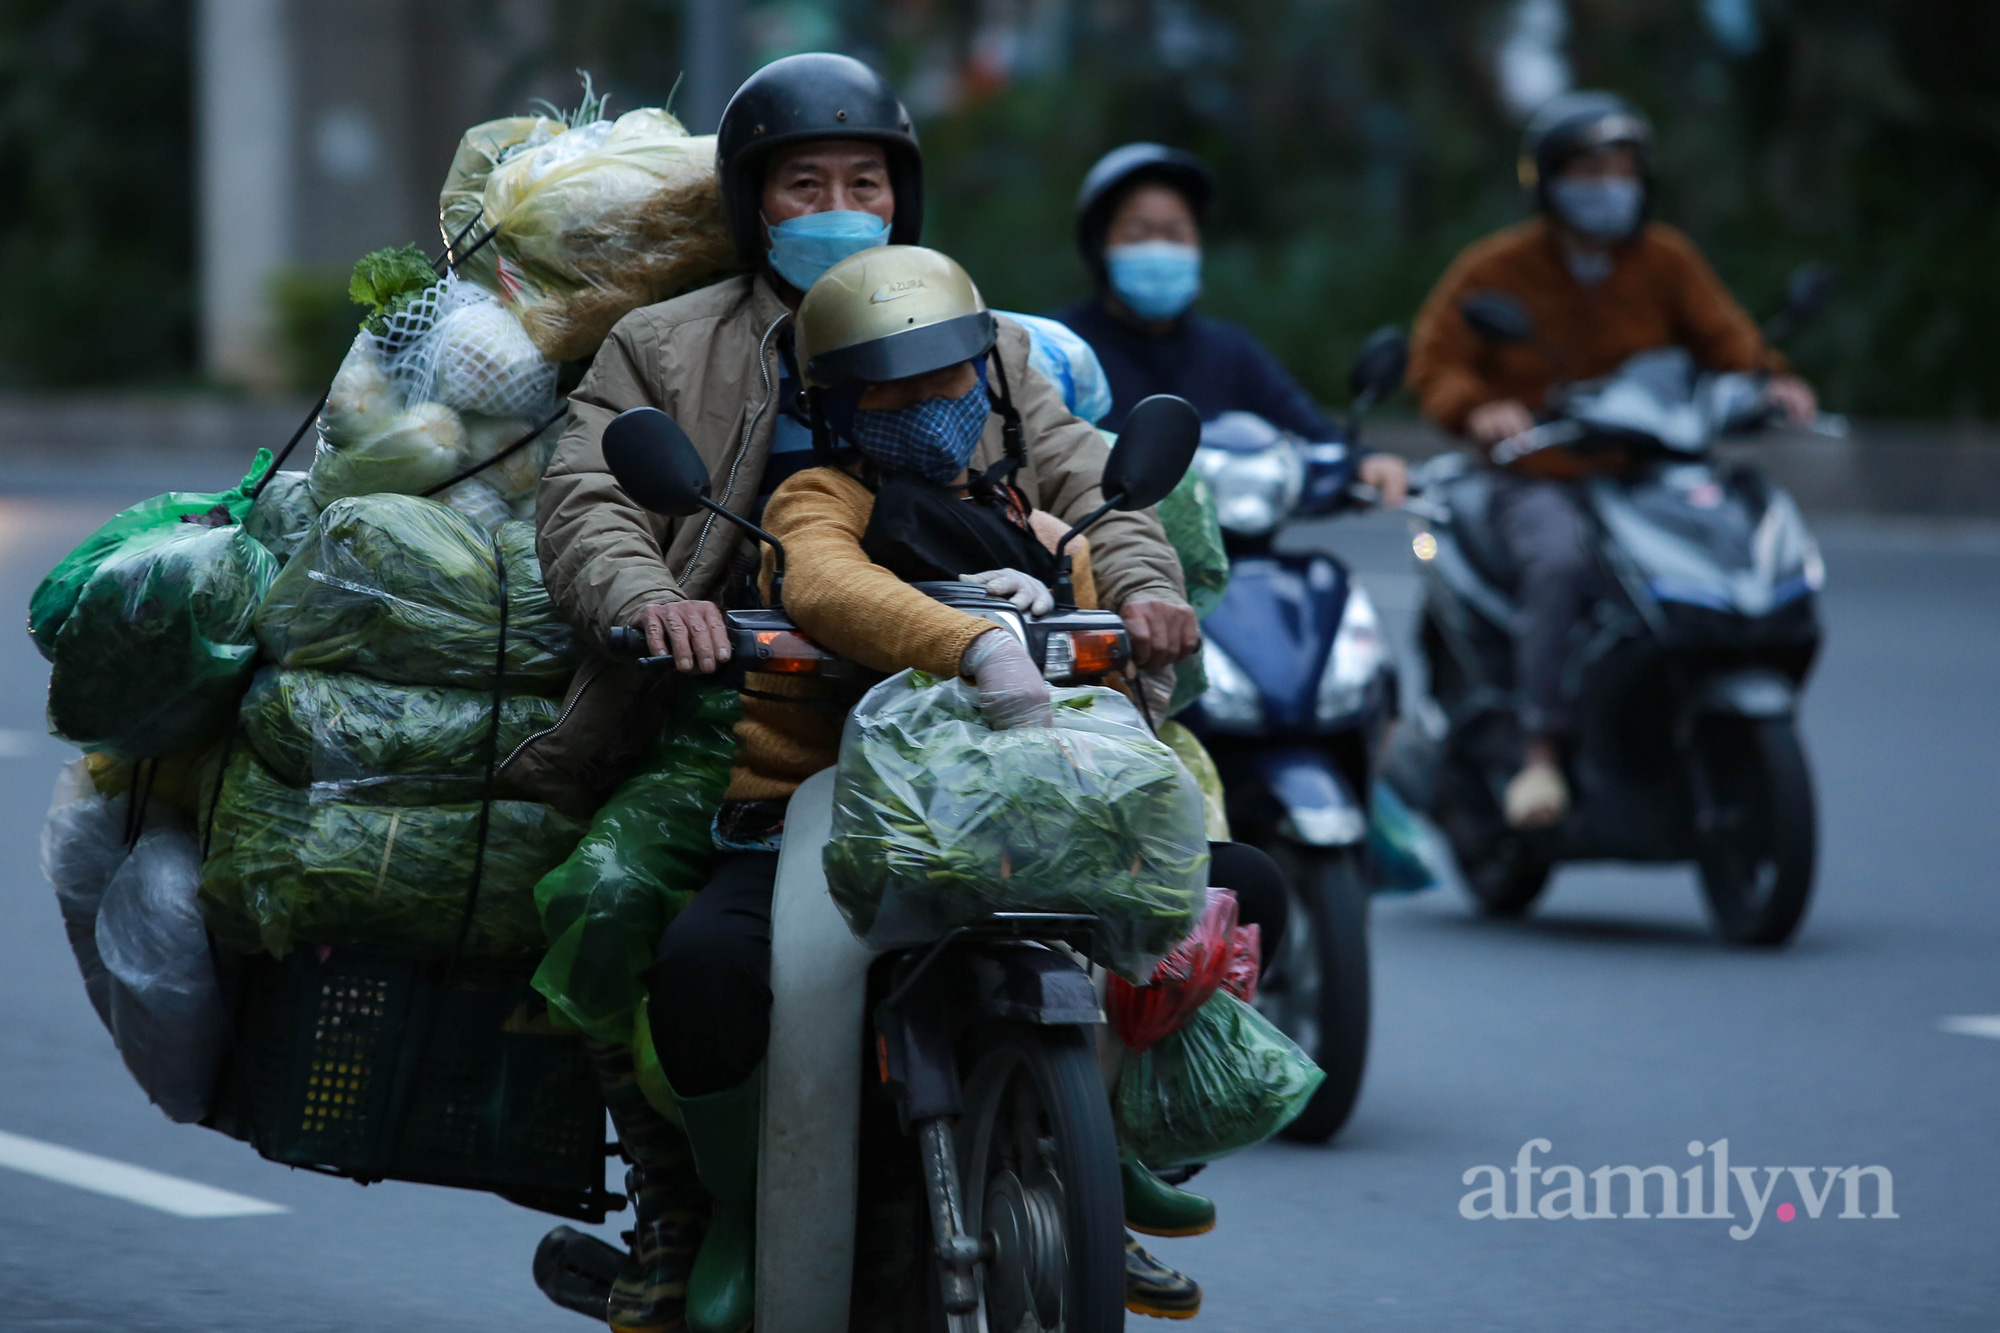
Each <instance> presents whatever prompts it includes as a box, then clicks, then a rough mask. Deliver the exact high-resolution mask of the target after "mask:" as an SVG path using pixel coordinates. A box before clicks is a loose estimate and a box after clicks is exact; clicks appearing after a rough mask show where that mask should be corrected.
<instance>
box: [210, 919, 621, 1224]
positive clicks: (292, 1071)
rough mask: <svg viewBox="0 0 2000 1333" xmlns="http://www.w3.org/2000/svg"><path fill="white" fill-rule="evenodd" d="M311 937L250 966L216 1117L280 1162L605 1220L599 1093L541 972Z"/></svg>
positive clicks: (608, 1200)
mask: <svg viewBox="0 0 2000 1333" xmlns="http://www.w3.org/2000/svg"><path fill="white" fill-rule="evenodd" d="M445 974H446V967H445V965H444V964H443V963H442V962H439V961H436V960H429V959H417V958H410V957H408V956H403V955H398V954H395V953H392V952H387V951H382V950H373V949H325V948H316V947H314V946H311V945H305V946H301V947H300V948H299V949H298V950H296V951H295V952H294V953H293V954H292V956H291V957H290V958H287V959H285V960H283V961H278V960H274V959H271V958H266V957H253V958H248V959H245V960H243V965H242V975H241V982H242V984H241V994H240V998H239V1001H238V1005H237V1022H236V1044H235V1048H234V1051H233V1052H232V1054H231V1057H230V1062H229V1068H228V1070H227V1071H226V1073H225V1074H224V1077H223V1080H222V1084H221V1087H220V1088H219V1089H218V1094H217V1098H216V1109H215V1111H214V1112H213V1114H212V1115H211V1116H210V1119H209V1123H210V1124H211V1125H212V1126H213V1127H214V1128H216V1129H218V1130H221V1131H222V1132H223V1133H226V1134H231V1135H234V1136H235V1137H237V1138H240V1139H243V1140H245V1141H246V1142H248V1143H250V1144H251V1145H252V1146H253V1147H255V1148H256V1149H257V1151H258V1152H259V1153H261V1154H263V1155H264V1156H265V1157H268V1158H270V1159H271V1160H272V1161H274V1162H283V1163H285V1164H286V1165H287V1166H298V1167H306V1168H308V1169H311V1170H315V1171H326V1172H330V1173H332V1174H335V1175H341V1176H346V1177H348V1178H350V1179H353V1180H358V1181H361V1182H363V1183H368V1182H371V1181H376V1180H409V1181H417V1182H420V1183H423V1184H431V1185H451V1186H456V1187H458V1188H462V1189H477V1190H488V1191H491V1192H493V1193H495V1194H500V1195H503V1196H505V1197H506V1198H508V1199H511V1200H513V1201H514V1202H516V1203H520V1204H523V1205H525V1206H527V1207H530V1208H538V1209H541V1210H543V1211H545V1212H551V1213H557V1214H559V1215H561V1216H564V1217H571V1218H576V1219H579V1220H582V1221H588V1222H600V1221H602V1220H603V1219H604V1214H605V1212H606V1210H607V1209H609V1208H615V1207H616V1206H618V1203H619V1196H618V1195H615V1194H611V1193H609V1192H607V1191H606V1190H605V1188H604V1166H605V1161H604V1159H605V1124H604V1102H603V1100H602V1098H601V1096H600V1095H599V1092H598V1088H597V1079H596V1077H595V1075H594V1073H593V1072H592V1070H591V1067H590V1063H589V1060H588V1058H587V1057H586V1055H585V1053H584V1049H583V1043H582V1040H581V1039H580V1038H578V1037H576V1036H575V1035H573V1034H569V1033H563V1032H559V1031H557V1030H556V1029H555V1028H553V1027H552V1026H551V1025H550V1023H549V1018H548V1008H547V1006H546V1004H544V1003H543V1001H542V999H541V997H540V996H539V995H538V994H536V993H535V991H534V990H533V988H532V987H530V986H529V984H528V978H529V976H530V975H531V974H532V967H531V966H523V965H514V964H497V963H492V962H483V961H477V960H463V961H461V962H460V963H459V964H458V966H457V967H456V968H455V969H454V970H453V971H452V975H451V980H450V984H449V986H447V985H446V984H445Z"/></svg>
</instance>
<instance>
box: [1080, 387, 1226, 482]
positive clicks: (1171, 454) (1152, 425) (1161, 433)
mask: <svg viewBox="0 0 2000 1333" xmlns="http://www.w3.org/2000/svg"><path fill="white" fill-rule="evenodd" d="M1200 443H1201V414H1200V413H1198V412H1196V411H1195V410H1194V404H1192V403H1190V402H1188V400H1187V399H1185V398H1176V397H1174V396H1173V395H1172V394H1170V393H1156V394H1154V395H1153V396H1152V397H1150V398H1142V399H1140V400H1139V402H1138V403H1137V404H1136V405H1135V406H1134V407H1133V408H1132V410H1131V412H1129V413H1127V414H1126V417H1125V425H1124V428H1123V429H1121V430H1120V431H1119V432H1118V443H1117V444H1115V445H1113V446H1112V447H1111V458H1110V460H1109V461H1108V462H1106V463H1105V465H1104V481H1103V483H1102V484H1101V485H1100V487H1099V489H1100V490H1102V491H1103V492H1104V498H1105V500H1106V501H1107V502H1108V503H1109V504H1110V505H1111V507H1112V508H1114V509H1150V508H1152V507H1153V506H1154V505H1156V504H1158V503H1159V502H1160V501H1162V500H1164V499H1166V498H1167V495H1168V493H1169V492H1171V491H1172V490H1173V489H1174V487H1176V486H1178V485H1179V484H1180V480H1181V478H1182V477H1183V476H1185V475H1186V474H1187V470H1188V464H1190V463H1192V462H1194V451H1195V448H1196V447H1197V446H1198V445H1200Z"/></svg>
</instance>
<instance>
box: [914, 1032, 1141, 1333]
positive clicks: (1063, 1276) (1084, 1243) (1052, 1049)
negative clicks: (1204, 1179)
mask: <svg viewBox="0 0 2000 1333" xmlns="http://www.w3.org/2000/svg"><path fill="white" fill-rule="evenodd" d="M966 1057H967V1058H966V1067H967V1068H969V1069H970V1070H971V1073H970V1074H969V1076H968V1077H967V1078H966V1080H965V1086H964V1093H963V1096H962V1098H961V1102H962V1105H963V1108H964V1110H963V1114H962V1115H961V1116H960V1118H959V1122H958V1128H957V1143H958V1155H959V1170H960V1177H961V1185H962V1190H963V1198H964V1200H965V1218H966V1226H967V1228H968V1229H969V1230H971V1231H972V1232H973V1233H974V1234H976V1235H978V1236H980V1237H982V1238H983V1239H986V1240H988V1241H989V1242H990V1243H991V1253H990V1255H989V1257H988V1259H987V1262H986V1263H985V1264H983V1265H982V1266H981V1270H980V1300H981V1302H982V1304H983V1307H984V1310H983V1313H984V1317H985V1318H984V1323H983V1324H982V1325H981V1326H982V1327H985V1328H990V1329H996V1330H997V1329H1006V1330H1008V1331H1009V1333H1015V1331H1016V1330H1019V1333H1041V1331H1043V1330H1047V1331H1048V1333H1053V1330H1056V1329H1061V1330H1062V1331H1063V1333H1115V1331H1116V1330H1119V1329H1122V1328H1124V1327H1125V1195H1124V1189H1123V1186H1122V1185H1121V1184H1120V1181H1119V1176H1118V1141H1117V1138H1116V1135H1115V1134H1114V1132H1113V1130H1112V1125H1111V1105H1110V1101H1109V1099H1108V1098H1107V1096H1106V1095H1105V1090H1104V1075H1103V1073H1102V1071H1101V1070H1100V1068H1099V1066H1098V1061H1097V1050H1096V1046H1095V1044H1094V1043H1093V1042H1092V1040H1091V1038H1090V1037H1089V1035H1088V1034H1087V1033H1085V1032H1084V1031H1083V1030H1082V1029H1080V1028H1074V1027H1039V1026H1029V1025H1027V1024H1021V1023H1000V1022H996V1023H992V1024H988V1025H986V1026H984V1027H982V1028H981V1029H979V1030H978V1031H976V1032H975V1033H974V1034H973V1035H972V1037H971V1039H970V1041H969V1043H968V1047H967V1049H966ZM934 1327H937V1328H945V1327H948V1325H947V1323H946V1321H945V1319H944V1317H943V1315H942V1313H940V1314H939V1316H938V1318H937V1320H936V1322H935V1324H934Z"/></svg>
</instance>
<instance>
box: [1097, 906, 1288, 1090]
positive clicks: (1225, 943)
mask: <svg viewBox="0 0 2000 1333" xmlns="http://www.w3.org/2000/svg"><path fill="white" fill-rule="evenodd" d="M1252 929H1254V927H1253V928H1252ZM1238 930H1239V927H1238V926H1237V924H1236V895H1235V894H1234V893H1232V892H1230V891H1229V890H1228V889H1210V890H1209V891H1208V906H1207V908H1206V910H1204V911H1203V912H1202V914H1201V920H1200V921H1199V922H1197V923H1196V924H1195V928H1194V929H1193V930H1192V931H1190V932H1188V936H1187V938H1186V939H1184V940H1182V941H1181V942H1180V943H1179V944H1177V945H1175V946H1174V950H1173V952H1172V953H1170V954H1168V955H1167V956H1166V957H1165V958H1162V959H1161V960H1160V964H1159V966H1158V967H1156V968H1154V969H1153V975H1152V977H1151V979H1150V980H1148V981H1147V983H1146V984H1145V985H1143V986H1134V985H1133V984H1132V983H1131V982H1129V981H1126V980H1125V979H1124V978H1123V977H1117V976H1114V977H1112V978H1111V986H1110V989H1109V991H1108V992H1107V994H1106V997H1105V998H1106V1001H1107V1007H1108V1008H1109V1010H1110V1012H1111V1028H1112V1031H1114V1032H1116V1033H1117V1034H1118V1039H1119V1040H1120V1041H1122V1042H1124V1043H1125V1045H1126V1046H1128V1047H1129V1048H1131V1049H1132V1050H1134V1051H1143V1050H1145V1049H1146V1048H1147V1047H1149V1046H1151V1045H1152V1044H1153V1043H1154V1042H1157V1041H1159V1040H1160V1039H1161V1038H1162V1037H1164V1036H1166V1035H1167V1034H1168V1033H1170V1032H1176V1031H1178V1030H1179V1029H1180V1027H1181V1025H1182V1024H1184V1023H1186V1022H1187V1021H1188V1019H1190V1018H1192V1017H1193V1016H1194V1012H1195V1010H1197V1009H1199V1008H1201V1007H1202V1005H1204V1004H1206V1003H1208V1001H1209V998H1210V997H1211V996H1213V995H1214V994H1215V992H1216V991H1218V990H1220V989H1221V988H1222V984H1223V980H1224V977H1225V975H1226V973H1227V972H1228V969H1229V966H1230V961H1231V958H1232V956H1233V942H1234V938H1235V936H1236V934H1237V932H1238ZM1252 956H1253V957H1254V956H1255V955H1254V952H1253V955H1252ZM1255 984H1256V982H1255V978H1254V977H1253V978H1252V981H1251V985H1252V987H1253V988H1254V986H1255Z"/></svg>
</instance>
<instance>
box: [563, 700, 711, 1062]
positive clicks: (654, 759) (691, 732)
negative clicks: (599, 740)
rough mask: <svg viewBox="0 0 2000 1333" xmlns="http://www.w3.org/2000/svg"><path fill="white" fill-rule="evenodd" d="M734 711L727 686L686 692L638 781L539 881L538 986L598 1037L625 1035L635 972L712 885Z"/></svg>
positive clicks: (616, 795)
mask: <svg viewBox="0 0 2000 1333" xmlns="http://www.w3.org/2000/svg"><path fill="white" fill-rule="evenodd" d="M741 715H742V710H741V708H740V705H739V701H738V695H737V693H736V691H735V690H732V689H726V688H722V687H708V688H703V689H696V690H690V691H689V692H688V693H687V694H686V695H684V696H682V698H681V699H680V701H679V702H678V703H677V704H676V706H675V708H674V711H673V712H672V714H670V715H669V717H668V719H667V723H666V727H665V730H664V731H663V733H662V734H661V736H660V739H659V740H658V741H657V742H656V743H655V744H654V746H653V749H652V752H651V753H650V754H648V755H647V757H646V763H645V766H644V768H642V769H641V770H640V771H639V772H638V773H637V774H635V775H634V776H632V777H631V778H628V779H626V781H625V783H624V785H622V786H621V787H619V788H618V790H617V791H615V792H613V793H612V795H611V799H610V800H608V801H606V802H605V803H604V807H603V808H602V809H601V810H599V811H598V812H597V817H596V818H595V819H593V820H592V821H591V823H590V832H589V833H588V834H586V835H585V836H584V839H583V841H582V842H581V843H579V844H577V848H576V850H575V851H574V852H572V853H570V856H569V859H568V860H566V861H564V862H563V863H562V864H561V865H559V866H557V867H556V868H555V869H554V870H552V871H550V872H549V873H548V874H547V875H545V876H543V877H542V881H541V883H539V884H537V885H536V886H535V902H536V904H537V905H538V906H539V907H540V909H541V913H542V927H543V930H544V931H545V932H546V934H547V938H548V941H549V952H548V956H547V957H546V958H544V959H543V960H542V965H541V967H540V968H539V969H538V970H537V971H536V973H535V989H536V990H538V991H540V992H541V993H542V994H543V995H545V996H546V997H548V1001H549V1007H550V1008H551V1009H552V1010H553V1011H554V1012H556V1013H558V1014H561V1015H562V1016H563V1017H565V1018H567V1019H568V1020H569V1021H570V1022H571V1023H573V1024H574V1025H575V1026H576V1027H578V1028H579V1029H581V1030H582V1031H584V1032H585V1033H588V1034H589V1035H590V1036H592V1037H595V1038H597V1039H598V1040H600V1041H612V1042H622V1041H627V1040H629V1039H630V1038H631V1036H632V1023H633V1018H632V1015H633V1011H634V1006H636V1005H637V1004H638V1002H639V1000H640V998H641V997H642V995H643V994H644V988H643V987H642V986H641V985H640V984H639V972H640V969H642V968H644V967H645V966H646V965H647V964H648V963H650V962H652V961H653V955H654V952H655V951H656V950H657V949H658V948H659V943H660V936H661V934H662V933H663V932H664V931H665V930H666V928H667V924H668V923H669V922H671V921H672V920H673V919H674V917H675V916H677V915H679V913H680V910H681V908H683V907H685V906H686V905H687V902H688V900H689V899H690V898H692V897H693V896H694V895H695V893H696V891H697V890H699V889H700V888H701V886H702V885H703V884H705V883H707V881H708V876H709V874H710V872H711V871H712V870H713V869H714V866H715V862H716V858H717V855H718V853H717V852H716V850H715V844H714V841H713V839H712V838H711V837H710V833H709V829H710V825H711V824H712V823H713V822H714V818H715V810H716V807H717V806H718V805H720V804H721V802H722V793H723V790H724V789H725V788H726V787H727V786H728V785H729V761H730V757H731V756H732V755H733V754H734V752H735V749H736V738H735V735H734V733H733V731H732V728H733V727H734V726H735V723H736V719H737V718H738V717H740V716H741Z"/></svg>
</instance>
